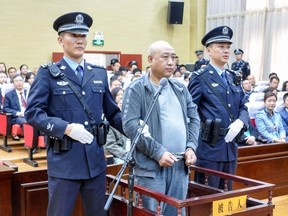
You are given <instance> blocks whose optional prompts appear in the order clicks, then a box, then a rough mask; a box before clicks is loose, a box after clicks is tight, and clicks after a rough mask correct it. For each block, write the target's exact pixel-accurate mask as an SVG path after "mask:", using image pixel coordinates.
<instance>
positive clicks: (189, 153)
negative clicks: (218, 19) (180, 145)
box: [185, 148, 197, 166]
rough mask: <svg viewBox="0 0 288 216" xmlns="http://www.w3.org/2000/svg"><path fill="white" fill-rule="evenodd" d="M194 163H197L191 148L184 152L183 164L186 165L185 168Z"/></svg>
mask: <svg viewBox="0 0 288 216" xmlns="http://www.w3.org/2000/svg"><path fill="white" fill-rule="evenodd" d="M196 161H197V157H196V154H195V152H194V151H193V150H192V149H191V148H188V149H187V150H186V152H185V164H186V166H190V165H193V164H195V163H196Z"/></svg>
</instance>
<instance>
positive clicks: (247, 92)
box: [242, 80, 252, 103]
mask: <svg viewBox="0 0 288 216" xmlns="http://www.w3.org/2000/svg"><path fill="white" fill-rule="evenodd" d="M242 89H243V92H244V98H243V101H244V103H248V102H249V97H250V95H251V93H252V91H251V84H250V82H249V80H243V82H242Z"/></svg>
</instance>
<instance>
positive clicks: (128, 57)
mask: <svg viewBox="0 0 288 216" xmlns="http://www.w3.org/2000/svg"><path fill="white" fill-rule="evenodd" d="M132 60H135V61H137V64H138V68H140V70H144V68H142V55H140V54H121V55H120V63H121V65H122V66H125V67H127V68H129V62H130V61H132Z"/></svg>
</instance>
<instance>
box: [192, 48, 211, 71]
mask: <svg viewBox="0 0 288 216" xmlns="http://www.w3.org/2000/svg"><path fill="white" fill-rule="evenodd" d="M195 54H196V55H197V56H198V55H201V54H203V50H196V51H195ZM208 64H209V60H207V59H205V58H202V59H199V60H197V61H196V62H195V64H194V71H197V70H199V69H200V68H201V66H202V65H208Z"/></svg>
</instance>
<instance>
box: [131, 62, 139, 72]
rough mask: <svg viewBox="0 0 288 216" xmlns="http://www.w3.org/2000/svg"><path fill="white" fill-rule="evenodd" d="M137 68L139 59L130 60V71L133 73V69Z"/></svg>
mask: <svg viewBox="0 0 288 216" xmlns="http://www.w3.org/2000/svg"><path fill="white" fill-rule="evenodd" d="M135 68H138V63H137V61H135V60H132V61H130V62H129V71H130V73H132V71H133V70H134V69H135Z"/></svg>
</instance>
